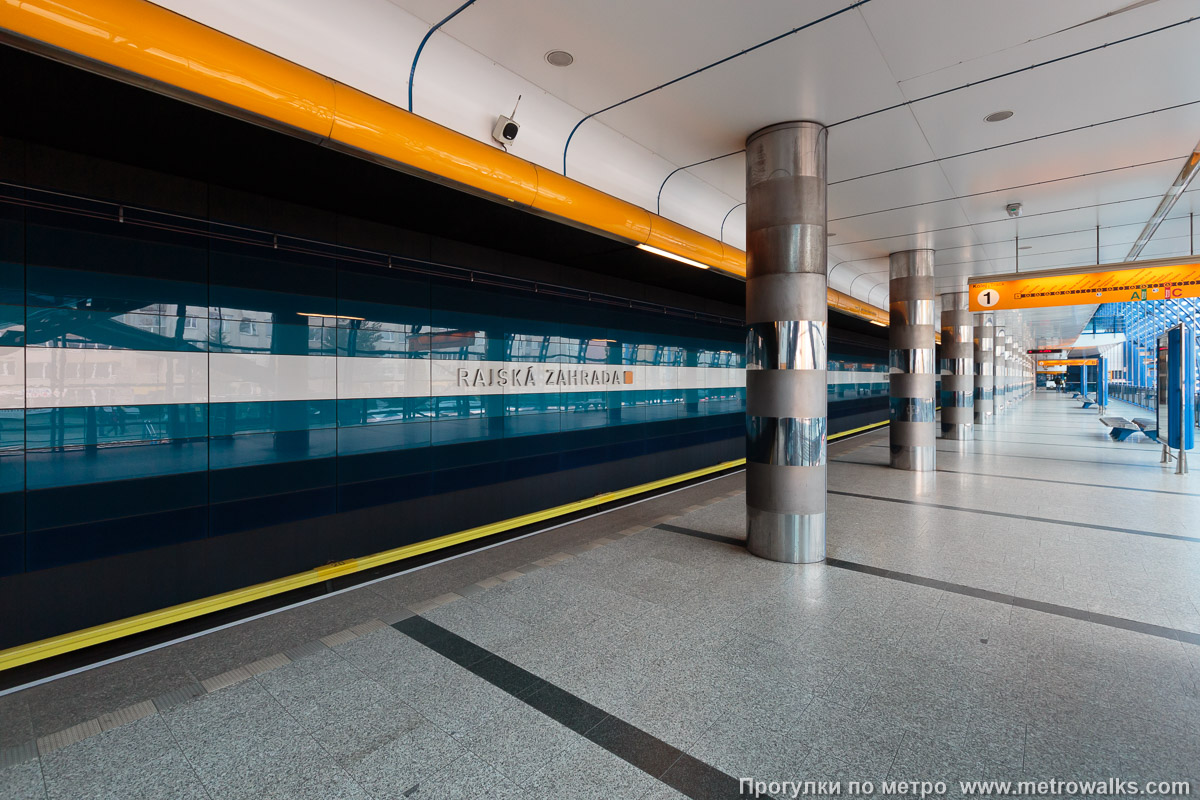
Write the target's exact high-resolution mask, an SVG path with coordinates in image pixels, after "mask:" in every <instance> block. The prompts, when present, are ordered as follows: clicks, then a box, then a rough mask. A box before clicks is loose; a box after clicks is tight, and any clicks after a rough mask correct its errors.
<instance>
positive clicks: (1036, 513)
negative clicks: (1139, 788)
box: [0, 392, 1200, 800]
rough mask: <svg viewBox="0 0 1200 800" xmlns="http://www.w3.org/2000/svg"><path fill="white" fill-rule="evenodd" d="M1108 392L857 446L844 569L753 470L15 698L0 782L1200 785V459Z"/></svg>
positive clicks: (267, 793) (837, 515) (836, 503)
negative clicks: (909, 442)
mask: <svg viewBox="0 0 1200 800" xmlns="http://www.w3.org/2000/svg"><path fill="white" fill-rule="evenodd" d="M1079 406H1080V404H1079V403H1078V402H1077V401H1071V400H1068V399H1067V398H1066V397H1065V396H1062V395H1057V394H1050V393H1045V392H1041V393H1038V394H1035V395H1034V396H1032V397H1030V398H1029V399H1027V400H1026V401H1025V402H1024V403H1022V404H1021V405H1020V406H1018V407H1017V408H1016V409H1014V410H1012V411H1011V412H1009V413H1008V414H1006V415H1004V416H1002V417H1000V418H999V419H998V421H997V423H996V424H995V425H992V426H990V427H988V428H985V429H980V430H977V432H976V438H975V440H974V441H973V442H968V443H961V444H960V443H956V442H950V441H940V442H939V444H938V447H939V452H938V471H937V472H935V473H930V474H924V475H917V474H912V473H904V472H899V471H894V470H890V469H889V468H887V467H886V462H887V456H888V450H887V434H886V431H884V432H879V433H874V434H869V435H867V436H862V437H858V438H856V439H853V440H851V441H849V442H844V443H838V444H835V445H832V446H831V447H830V459H831V463H830V468H829V483H830V490H831V493H830V496H829V520H830V531H829V548H828V549H829V556H830V559H829V561H828V562H827V563H824V564H819V565H808V566H789V565H782V564H775V563H771V562H767V561H763V560H760V559H757V558H754V557H752V556H750V555H748V554H747V553H746V551H745V549H744V548H743V547H742V546H741V543H740V542H739V541H738V540H739V539H740V538H741V537H743V535H744V519H743V518H744V499H743V498H744V495H743V491H742V487H743V480H742V476H741V475H740V474H738V475H732V476H728V477H724V478H720V479H717V480H714V481H710V482H707V483H704V484H700V485H697V486H693V487H689V488H687V489H684V490H681V491H678V492H676V493H673V494H668V495H664V496H661V497H658V498H654V499H652V500H649V501H647V502H644V503H640V504H636V505H631V506H627V507H624V508H622V509H619V510H617V511H614V512H611V513H608V514H604V515H600V516H596V517H593V518H591V519H587V520H583V521H580V522H577V523H573V524H571V525H567V526H563V527H560V528H557V529H555V530H552V531H549V532H546V533H543V534H539V535H537V536H533V537H530V538H527V539H522V540H520V541H516V542H512V543H509V544H505V545H502V546H499V547H496V548H493V549H490V550H487V551H484V552H480V553H475V554H472V555H470V556H466V557H463V558H459V559H456V560H454V561H451V562H446V563H444V564H439V565H436V566H432V567H429V568H426V569H423V570H420V571H418V572H413V573H410V574H406V575H400V576H397V577H394V578H390V579H388V580H385V581H382V582H379V583H375V584H372V585H369V586H364V587H362V588H358V589H355V590H353V591H349V592H345V593H343V594H340V595H337V596H334V597H330V598H327V599H324V600H320V601H317V602H314V603H310V604H308V605H305V606H302V607H300V608H296V609H292V610H290V611H286V612H283V613H280V614H276V615H273V616H270V617H266V618H263V619H260V620H256V621H253V622H248V623H245V624H243V625H239V626H237V627H234V628H230V629H227V630H223V631H219V632H216V633H213V634H210V635H208V636H204V637H201V638H198V639H194V640H191V641H188V642H184V643H181V644H178V645H174V646H171V647H168V648H164V649H162V650H158V651H155V652H153V653H148V654H145V655H141V656H138V657H135V658H131V659H128V660H126V661H122V662H119V663H116V664H112V665H108V666H105V667H102V668H99V669H96V670H92V671H90V672H86V673H82V674H79V675H74V676H71V677H68V678H64V679H62V680H59V681H55V682H53V683H49V684H45V685H42V686H38V687H35V688H31V689H25V690H22V691H19V692H15V693H11V694H8V695H6V696H3V697H0V798H4V800H16V799H17V798H53V799H54V800H58V799H59V798H141V797H147V798H176V797H178V798H210V799H211V800H224V798H243V797H244V798H252V797H253V798H413V800H431V799H433V798H456V799H460V798H461V799H467V800H469V799H472V798H529V799H531V800H543V799H545V800H549V798H596V800H602V799H603V800H610V799H614V800H623V799H624V798H629V799H630V800H639V799H642V800H667V799H668V798H681V797H691V798H696V799H697V800H702V799H705V798H724V797H737V796H739V794H738V789H739V786H738V779H741V778H753V779H757V780H762V781H767V782H771V781H805V780H812V781H826V782H832V781H841V782H842V789H841V791H842V794H847V793H848V786H849V782H850V781H872V782H873V783H874V784H875V787H876V794H877V795H878V794H881V792H880V791H879V787H880V785H881V784H882V782H883V781H887V780H918V781H946V782H947V784H948V787H947V793H948V794H949V795H951V796H957V795H959V794H960V789H959V787H958V785H957V781H958V780H986V779H996V780H1006V779H1011V780H1014V781H1015V780H1035V781H1036V780H1049V779H1059V780H1095V779H1099V778H1110V777H1112V778H1118V779H1123V780H1133V781H1139V782H1140V781H1147V780H1153V781H1197V780H1200V608H1198V605H1200V484H1197V483H1196V481H1197V480H1200V472H1198V473H1197V474H1196V475H1192V476H1177V475H1175V474H1174V470H1173V466H1170V465H1161V464H1160V463H1159V455H1160V450H1161V448H1160V447H1159V446H1158V445H1155V444H1153V443H1151V442H1148V441H1146V440H1145V439H1144V438H1143V437H1141V436H1135V437H1133V438H1132V439H1130V440H1129V441H1126V442H1121V443H1117V442H1113V441H1112V440H1111V439H1109V437H1108V436H1107V429H1105V428H1104V427H1103V426H1102V425H1101V424H1100V423H1099V422H1098V420H1097V418H1096V414H1095V412H1094V411H1085V410H1083V409H1081V408H1080V407H1079ZM1109 410H1110V413H1115V414H1122V415H1124V416H1127V417H1128V416H1131V415H1133V414H1134V413H1135V412H1134V411H1133V409H1132V408H1126V407H1124V406H1122V405H1121V404H1119V403H1116V404H1114V405H1113V406H1110V409H1109ZM1136 413H1137V415H1138V416H1142V415H1143V414H1142V413H1141V412H1140V411H1139V412H1136ZM1196 467H1197V470H1198V471H1200V458H1197V460H1196ZM1193 786H1194V787H1196V788H1200V784H1193ZM1046 794H1049V793H1046Z"/></svg>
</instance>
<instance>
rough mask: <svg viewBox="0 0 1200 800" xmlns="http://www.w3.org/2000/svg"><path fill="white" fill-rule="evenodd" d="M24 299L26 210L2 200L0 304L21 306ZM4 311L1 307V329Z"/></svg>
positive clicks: (0, 219)
mask: <svg viewBox="0 0 1200 800" xmlns="http://www.w3.org/2000/svg"><path fill="white" fill-rule="evenodd" d="M24 302H25V209H24V208H22V207H21V206H18V205H10V204H8V203H0V307H2V306H5V305H8V306H21V305H22V304H24ZM18 310H19V309H18ZM3 314H4V311H3V308H0V332H2V330H3V325H2V320H3V319H5V317H4V316H3Z"/></svg>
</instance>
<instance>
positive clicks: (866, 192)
mask: <svg viewBox="0 0 1200 800" xmlns="http://www.w3.org/2000/svg"><path fill="white" fill-rule="evenodd" d="M953 196H954V190H953V189H952V188H951V186H950V183H949V181H947V180H946V176H945V174H943V172H942V170H941V167H940V166H938V165H937V164H928V165H926V166H923V167H916V168H914V169H910V170H904V171H903V172H885V173H883V174H882V175H876V176H873V177H870V178H863V179H862V180H857V181H851V182H849V183H840V184H836V185H834V186H830V187H829V192H828V201H827V204H828V213H829V219H830V221H831V222H833V221H838V220H839V218H841V217H853V218H856V219H870V218H871V217H865V218H864V217H861V216H859V215H862V214H870V213H871V212H874V211H882V210H884V209H888V208H896V207H898V206H905V205H912V204H914V203H929V202H938V201H944V200H945V199H946V198H949V197H953ZM871 216H872V217H873V216H876V215H874V214H872V215H871Z"/></svg>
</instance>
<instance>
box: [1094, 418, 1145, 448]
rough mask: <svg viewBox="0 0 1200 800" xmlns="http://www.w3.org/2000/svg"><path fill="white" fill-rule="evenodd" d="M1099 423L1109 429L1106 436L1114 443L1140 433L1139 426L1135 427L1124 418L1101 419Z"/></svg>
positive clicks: (1134, 424)
mask: <svg viewBox="0 0 1200 800" xmlns="http://www.w3.org/2000/svg"><path fill="white" fill-rule="evenodd" d="M1100 421H1101V422H1102V423H1104V424H1105V425H1107V426H1108V427H1109V428H1110V429H1111V430H1109V432H1108V435H1109V436H1111V437H1112V438H1113V440H1114V441H1118V442H1123V441H1125V440H1126V439H1128V438H1129V437H1130V436H1133V435H1134V434H1135V433H1141V432H1142V428H1141V426H1140V425H1137V424H1136V423H1134V422H1133V421H1132V420H1128V419H1125V418H1124V417H1101V418H1100Z"/></svg>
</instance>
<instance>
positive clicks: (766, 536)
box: [746, 506, 825, 564]
mask: <svg viewBox="0 0 1200 800" xmlns="http://www.w3.org/2000/svg"><path fill="white" fill-rule="evenodd" d="M746 549H747V550H749V551H750V552H751V553H752V554H753V555H756V556H758V557H759V558H765V559H767V560H768V561H780V562H783V563H785V564H812V563H815V562H817V561H824V560H825V513H824V512H821V513H818V514H788V513H783V512H779V511H762V510H761V509H757V508H753V507H751V506H747V507H746Z"/></svg>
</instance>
